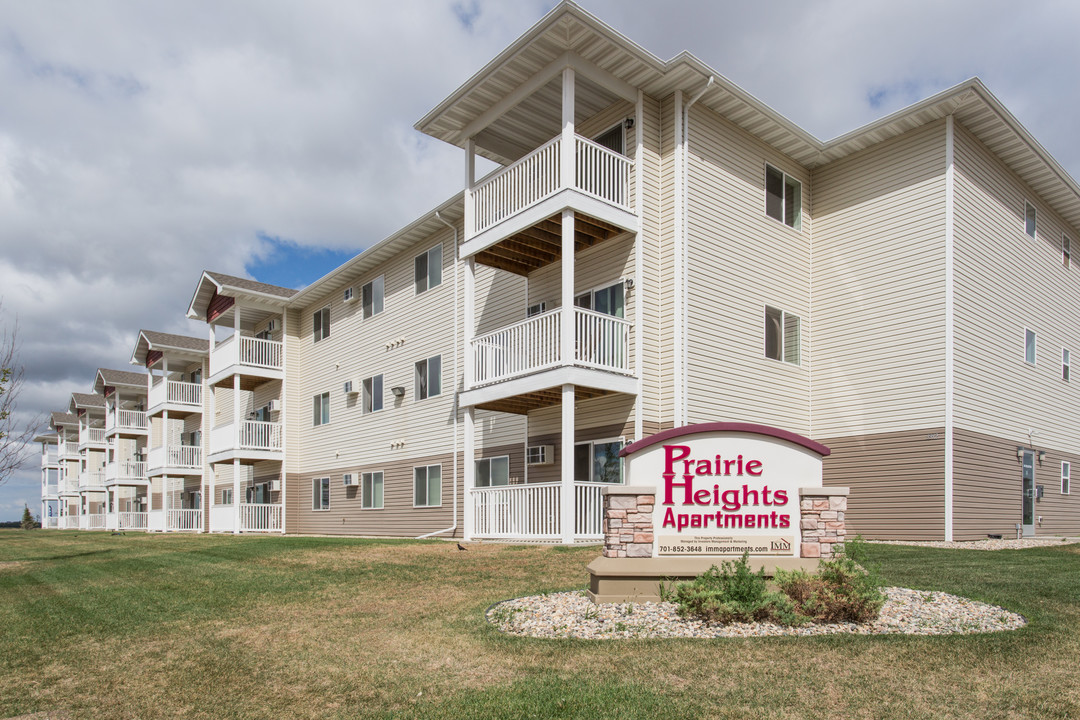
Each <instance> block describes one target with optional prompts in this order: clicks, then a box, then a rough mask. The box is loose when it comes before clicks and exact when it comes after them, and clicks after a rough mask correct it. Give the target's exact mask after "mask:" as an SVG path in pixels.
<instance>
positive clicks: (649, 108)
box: [633, 96, 664, 423]
mask: <svg viewBox="0 0 1080 720" xmlns="http://www.w3.org/2000/svg"><path fill="white" fill-rule="evenodd" d="M642 116H643V117H642V145H643V147H642V157H641V158H640V162H641V163H643V169H642V184H643V189H642V202H643V204H642V218H641V251H642V278H641V283H640V285H639V286H638V287H636V288H634V293H633V294H634V302H635V305H636V308H637V309H636V312H640V313H641V314H642V315H641V320H642V335H643V337H642V338H641V342H642V343H643V347H642V368H641V371H642V373H643V375H642V388H641V392H642V397H641V403H642V409H643V416H644V420H645V422H646V423H650V422H660V420H661V415H662V412H661V397H662V396H663V393H664V389H663V387H662V375H661V361H660V352H661V346H662V343H663V337H662V332H661V328H662V326H663V323H662V321H661V315H660V288H661V282H662V277H661V275H660V270H661V262H660V257H661V253H660V245H661V240H660V212H661V204H660V196H661V185H662V181H661V160H660V157H661V156H660V145H661V139H660V135H661V127H660V103H659V102H657V101H656V100H654V99H653V98H651V97H648V96H646V97H645V98H644V101H643V104H642Z"/></svg>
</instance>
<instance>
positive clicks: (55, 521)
mask: <svg viewBox="0 0 1080 720" xmlns="http://www.w3.org/2000/svg"><path fill="white" fill-rule="evenodd" d="M41 527H43V528H45V529H46V530H48V529H50V528H53V529H55V528H59V527H60V518H58V517H56V516H55V515H54V516H52V517H44V518H42V520H41Z"/></svg>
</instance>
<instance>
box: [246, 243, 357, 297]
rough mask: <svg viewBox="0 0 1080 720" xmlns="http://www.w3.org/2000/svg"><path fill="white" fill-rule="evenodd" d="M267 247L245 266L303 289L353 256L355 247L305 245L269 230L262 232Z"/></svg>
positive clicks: (260, 275)
mask: <svg viewBox="0 0 1080 720" xmlns="http://www.w3.org/2000/svg"><path fill="white" fill-rule="evenodd" d="M258 238H259V240H260V241H261V242H262V244H263V251H262V252H261V253H259V255H258V257H256V258H255V259H254V260H252V261H251V262H249V263H247V265H246V266H245V269H246V270H247V271H248V273H249V274H250V275H251V277H253V278H254V279H255V280H258V281H259V282H263V283H269V284H270V285H278V286H280V287H287V288H294V289H297V290H300V289H303V288H305V287H307V286H308V285H310V284H311V283H313V282H315V281H316V280H318V279H319V278H321V277H322V276H323V275H325V274H326V273H328V272H330V271H331V270H333V269H334V268H336V267H338V266H339V265H342V264H343V263H345V261H347V260H350V259H352V258H353V257H355V256H356V255H357V254H358V253H357V251H355V250H330V249H327V248H313V247H305V246H302V245H300V244H298V243H295V242H293V241H291V240H285V239H282V238H279V237H274V236H272V235H267V234H266V233H261V232H260V233H258Z"/></svg>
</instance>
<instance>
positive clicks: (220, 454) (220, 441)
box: [209, 420, 284, 462]
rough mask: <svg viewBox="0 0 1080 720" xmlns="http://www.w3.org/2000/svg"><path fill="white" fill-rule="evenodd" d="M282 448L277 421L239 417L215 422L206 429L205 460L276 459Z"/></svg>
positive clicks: (280, 432) (279, 427) (280, 428)
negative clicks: (207, 443) (208, 433)
mask: <svg viewBox="0 0 1080 720" xmlns="http://www.w3.org/2000/svg"><path fill="white" fill-rule="evenodd" d="M283 448H284V444H283V439H282V425H281V423H279V422H262V421H258V420H243V421H241V422H239V423H227V424H225V425H219V426H218V427H216V428H214V429H213V430H212V431H211V432H210V458H209V460H210V461H211V462H221V461H224V460H231V459H234V458H239V459H247V460H280V459H281V458H282V449H283Z"/></svg>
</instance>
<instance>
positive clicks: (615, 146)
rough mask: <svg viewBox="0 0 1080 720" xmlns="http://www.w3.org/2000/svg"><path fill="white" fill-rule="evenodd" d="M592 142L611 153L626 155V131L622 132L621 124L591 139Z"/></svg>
mask: <svg viewBox="0 0 1080 720" xmlns="http://www.w3.org/2000/svg"><path fill="white" fill-rule="evenodd" d="M593 142H594V143H596V144H597V145H602V146H603V147H606V148H607V149H608V150H611V151H612V152H617V153H619V154H620V155H625V154H626V131H625V130H623V123H621V122H620V123H619V124H618V125H615V126H614V127H612V128H610V129H608V130H605V131H604V132H602V133H600V134H599V135H597V136H596V137H595V138H593Z"/></svg>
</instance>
